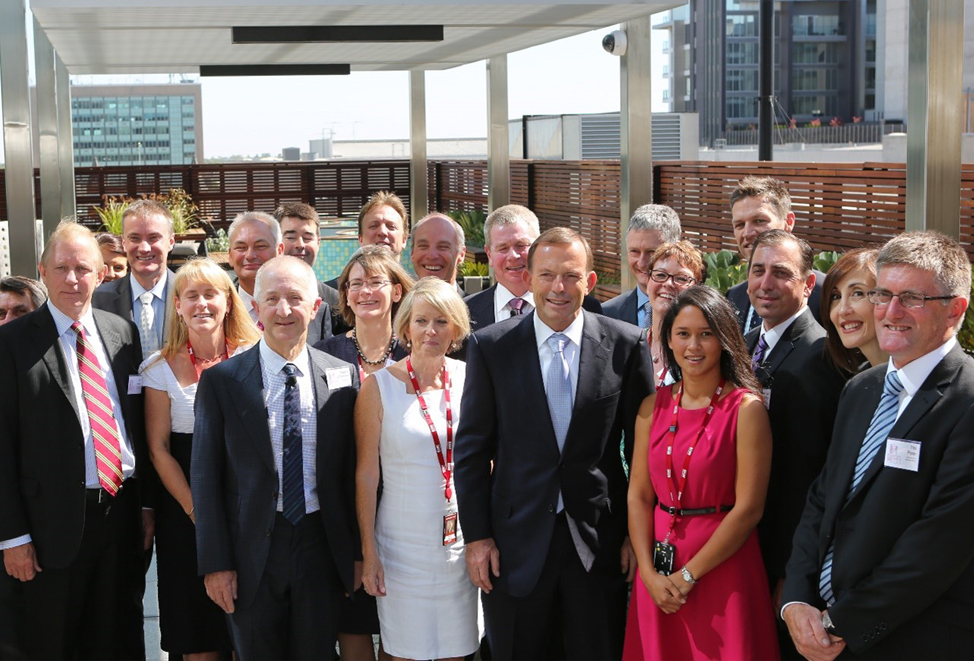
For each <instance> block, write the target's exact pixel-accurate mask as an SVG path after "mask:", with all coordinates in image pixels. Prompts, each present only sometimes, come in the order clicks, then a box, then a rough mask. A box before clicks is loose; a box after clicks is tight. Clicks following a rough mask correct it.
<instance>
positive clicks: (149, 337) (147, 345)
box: [139, 291, 159, 358]
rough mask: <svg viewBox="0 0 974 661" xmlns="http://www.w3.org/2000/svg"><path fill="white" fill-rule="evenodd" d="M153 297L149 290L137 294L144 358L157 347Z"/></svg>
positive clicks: (157, 339)
mask: <svg viewBox="0 0 974 661" xmlns="http://www.w3.org/2000/svg"><path fill="white" fill-rule="evenodd" d="M153 298H154V296H153V294H152V292H151V291H147V292H145V293H143V294H142V295H141V296H139V300H140V301H142V315H141V319H140V320H139V321H140V323H139V337H140V338H141V340H142V357H143V358H145V357H146V356H148V355H149V354H150V353H152V352H153V351H157V350H158V349H159V337H158V336H157V335H156V329H155V325H154V324H155V319H156V314H155V310H153V309H152V299H153Z"/></svg>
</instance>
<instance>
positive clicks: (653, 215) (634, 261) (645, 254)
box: [602, 204, 682, 328]
mask: <svg viewBox="0 0 974 661" xmlns="http://www.w3.org/2000/svg"><path fill="white" fill-rule="evenodd" d="M681 231H682V230H681V228H680V217H679V216H678V215H676V211H674V210H673V209H671V208H670V207H668V206H666V205H665V204H644V205H642V206H641V207H639V208H638V209H636V212H635V213H634V214H632V218H630V219H629V230H628V231H627V232H626V257H627V258H628V260H629V270H631V271H632V275H633V277H635V278H636V286H635V287H634V288H633V289H632V291H628V292H625V293H623V294H619V295H618V296H616V297H615V298H613V299H611V300H609V301H606V303H605V304H604V305H603V306H602V314H604V315H605V316H607V317H612V318H613V319H619V320H620V321H628V322H629V323H630V324H635V325H637V326H640V327H642V328H650V327H651V326H652V325H653V308H652V307H650V305H649V295H648V294H647V293H646V287H647V284H648V283H649V262H650V260H651V259H652V257H653V253H654V252H656V249H657V248H659V247H660V246H661V245H663V244H664V243H672V242H673V241H679V240H680V232H681Z"/></svg>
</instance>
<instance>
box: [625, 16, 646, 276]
mask: <svg viewBox="0 0 974 661" xmlns="http://www.w3.org/2000/svg"><path fill="white" fill-rule="evenodd" d="M623 29H624V30H625V32H626V41H627V42H628V47H627V49H626V54H625V55H623V56H622V58H621V62H620V66H619V73H620V76H621V78H620V81H619V82H620V89H621V92H622V98H621V107H620V110H621V112H620V113H619V117H620V120H621V121H620V124H619V138H620V145H619V147H620V155H621V158H622V163H621V173H620V174H621V182H620V183H621V191H620V193H621V198H620V200H619V211H620V213H619V238H620V245H619V260H620V269H619V273H620V274H621V276H622V278H621V279H622V283H621V287H622V291H628V290H629V289H632V288H633V287H634V286H635V283H634V282H633V277H632V273H630V272H629V262H628V260H627V259H626V250H625V248H624V245H623V244H624V242H625V237H626V232H627V230H628V228H629V218H630V217H631V216H632V212H633V211H635V210H636V209H637V208H638V207H640V206H642V205H644V204H649V203H651V202H652V201H653V149H652V144H653V113H652V72H651V70H650V65H651V62H650V56H651V48H650V35H651V30H652V27H651V25H650V17H649V16H646V17H644V18H640V19H636V20H633V21H628V22H627V23H625V24H624V26H623Z"/></svg>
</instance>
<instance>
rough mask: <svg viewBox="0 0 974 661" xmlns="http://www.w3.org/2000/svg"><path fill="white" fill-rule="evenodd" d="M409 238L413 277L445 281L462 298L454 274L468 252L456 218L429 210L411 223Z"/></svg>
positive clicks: (456, 274)
mask: <svg viewBox="0 0 974 661" xmlns="http://www.w3.org/2000/svg"><path fill="white" fill-rule="evenodd" d="M412 239H413V246H412V250H411V251H410V253H409V259H410V260H412V262H413V272H414V273H415V274H416V277H417V278H425V277H428V276H432V277H434V278H439V279H440V280H443V281H445V282H448V283H450V284H451V285H453V286H454V287H456V288H457V293H458V294H459V295H460V297H461V298H463V287H461V286H460V283H459V282H457V276H458V275H459V268H460V262H462V261H463V258H464V256H465V255H466V254H467V245H466V241H467V239H466V236H464V234H463V228H462V227H460V225H459V224H458V223H457V221H455V220H453V219H452V218H450V217H449V216H447V215H445V214H442V213H431V214H429V215H428V216H426V217H425V218H423V219H421V220H420V221H419V222H418V223H416V225H415V226H414V227H413V236H412Z"/></svg>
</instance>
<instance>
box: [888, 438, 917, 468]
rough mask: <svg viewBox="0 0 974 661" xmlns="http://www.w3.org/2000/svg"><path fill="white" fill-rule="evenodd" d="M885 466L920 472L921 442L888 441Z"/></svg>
mask: <svg viewBox="0 0 974 661" xmlns="http://www.w3.org/2000/svg"><path fill="white" fill-rule="evenodd" d="M883 465H884V466H889V467H890V468H899V469H902V470H907V471H913V472H914V473H916V472H917V471H918V470H920V441H904V440H901V439H898V438H888V439H886V461H885V462H883Z"/></svg>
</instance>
